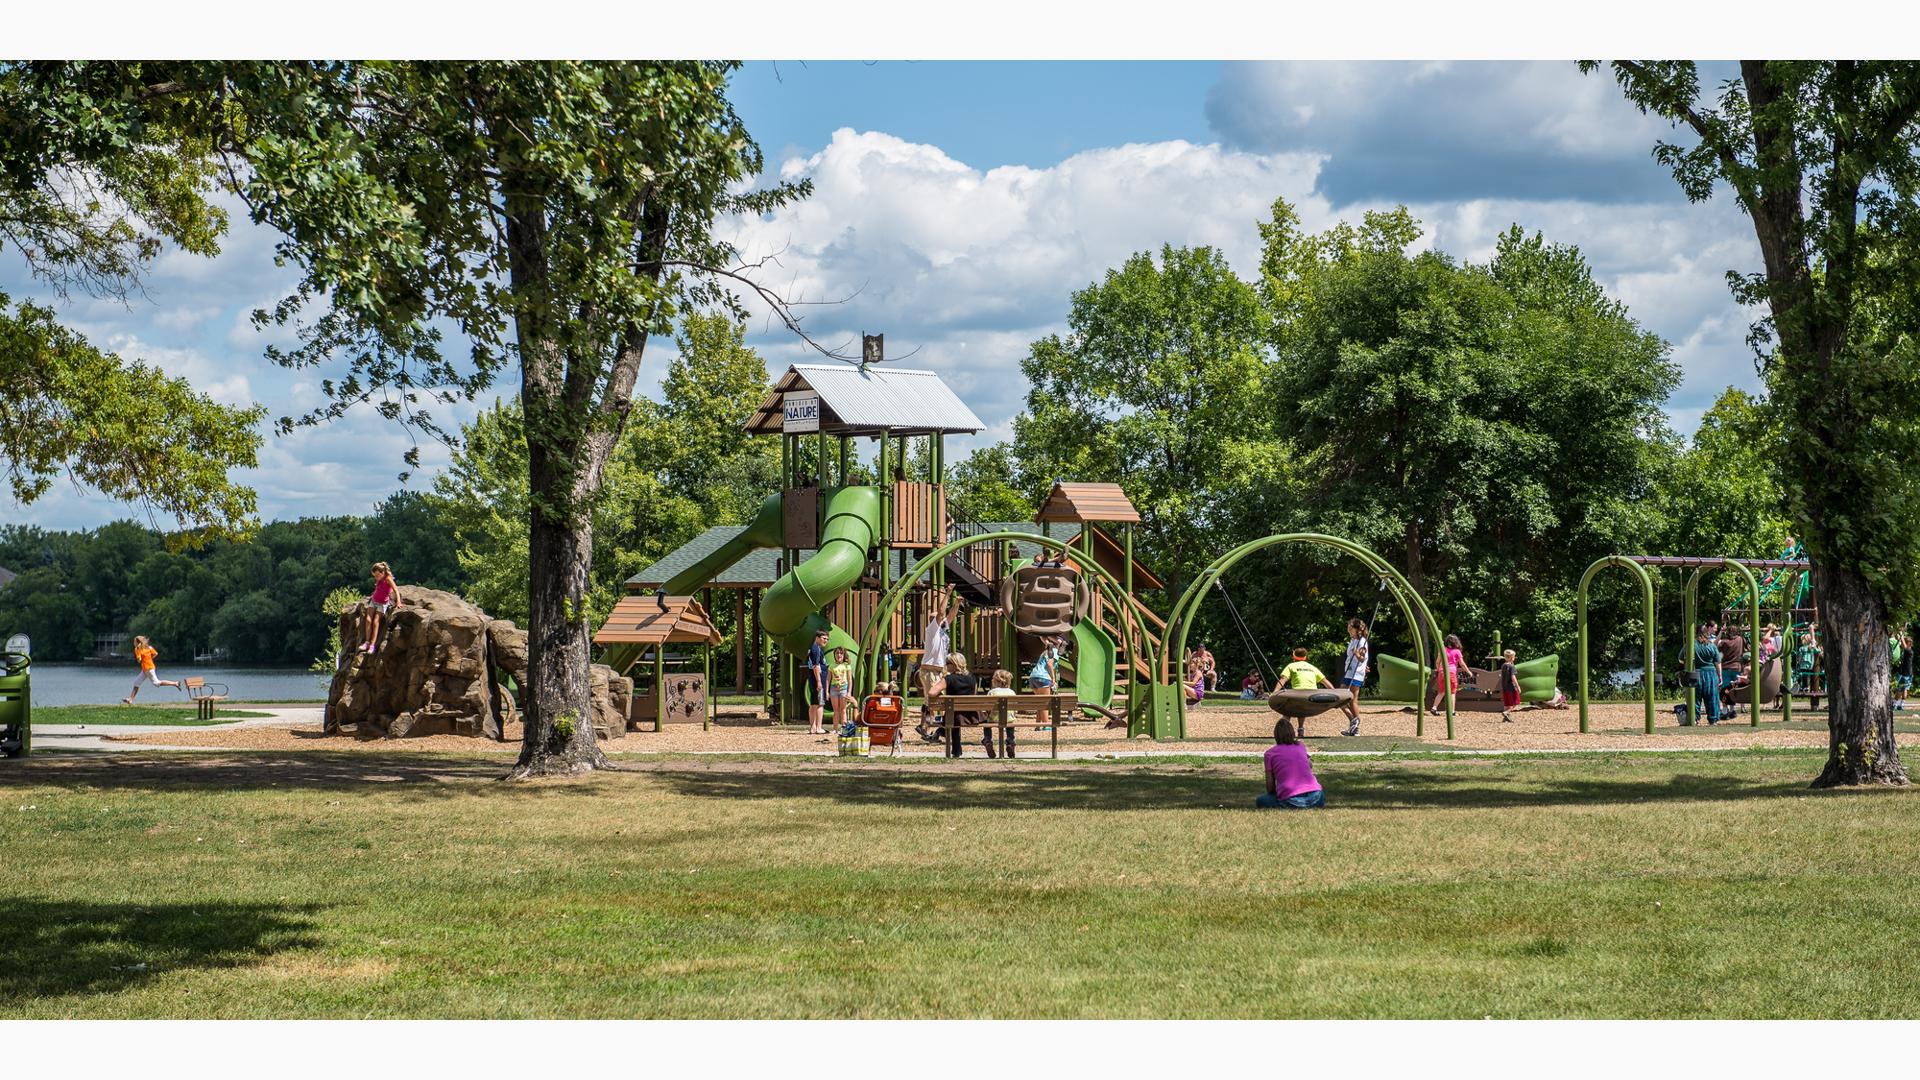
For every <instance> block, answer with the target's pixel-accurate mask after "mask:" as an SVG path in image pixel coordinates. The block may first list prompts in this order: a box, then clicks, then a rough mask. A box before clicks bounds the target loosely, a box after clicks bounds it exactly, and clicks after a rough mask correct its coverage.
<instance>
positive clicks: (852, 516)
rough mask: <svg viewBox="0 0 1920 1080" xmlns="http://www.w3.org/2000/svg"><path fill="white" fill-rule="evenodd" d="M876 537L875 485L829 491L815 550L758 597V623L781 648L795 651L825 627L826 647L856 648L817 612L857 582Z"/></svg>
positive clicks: (801, 649) (877, 498)
mask: <svg viewBox="0 0 1920 1080" xmlns="http://www.w3.org/2000/svg"><path fill="white" fill-rule="evenodd" d="M763 509H764V508H763ZM879 536H880V489H879V488H876V487H845V488H839V489H837V490H835V491H833V492H832V493H831V494H829V495H828V496H827V504H826V518H825V520H824V521H822V522H821V525H820V545H819V549H818V550H817V551H815V552H814V554H813V556H812V557H811V558H809V559H807V561H805V562H803V563H801V564H800V565H799V566H796V567H794V568H793V569H792V570H789V571H788V572H787V573H786V574H785V575H784V576H783V577H781V578H780V580H779V581H776V582H774V583H773V585H772V587H770V588H769V589H767V595H766V597H765V598H764V599H762V600H761V601H760V625H761V626H763V627H765V628H766V631H767V633H769V634H771V635H773V637H774V639H775V640H777V641H779V642H780V644H781V645H782V646H783V647H785V648H787V649H791V650H795V651H797V652H804V651H805V650H806V648H807V646H808V645H810V644H812V641H811V639H812V637H813V635H814V631H815V630H816V629H817V628H818V627H821V626H827V627H828V628H829V631H830V632H832V636H831V637H830V638H829V639H828V648H845V649H847V650H848V651H849V652H853V651H856V649H857V648H858V645H857V643H856V642H855V641H854V640H853V638H852V637H850V636H849V635H847V634H846V633H845V632H844V631H840V630H839V628H838V627H833V626H831V625H830V624H829V623H828V622H827V619H826V616H824V615H821V614H820V611H821V609H822V608H825V607H826V606H827V605H829V604H831V603H833V602H834V601H835V600H836V599H838V598H839V597H840V595H841V594H842V593H845V592H846V591H847V590H848V589H851V588H853V587H854V585H856V584H857V583H859V581H860V576H861V575H862V574H864V573H865V572H866V569H867V552H868V550H870V549H871V548H872V547H873V544H874V541H875V540H876V539H878V538H879Z"/></svg>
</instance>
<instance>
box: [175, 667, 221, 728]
mask: <svg viewBox="0 0 1920 1080" xmlns="http://www.w3.org/2000/svg"><path fill="white" fill-rule="evenodd" d="M180 685H181V686H184V687H186V690H187V697H188V699H189V700H191V701H192V702H193V703H194V705H195V706H196V707H197V708H198V709H199V717H200V719H202V720H211V719H213V707H214V706H215V705H217V704H219V703H220V702H222V701H225V700H227V684H226V683H210V682H208V681H207V680H205V679H203V678H201V677H200V676H198V675H189V676H187V677H186V678H184V679H182V680H180ZM216 686H217V687H219V688H220V689H219V690H218V691H217V692H216V691H215V690H214V687H216Z"/></svg>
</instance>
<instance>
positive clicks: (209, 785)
mask: <svg viewBox="0 0 1920 1080" xmlns="http://www.w3.org/2000/svg"><path fill="white" fill-rule="evenodd" d="M8 764H9V765H10V766H19V767H15V768H6V769H0V792H4V791H6V790H8V789H9V788H14V787H21V786H25V785H30V784H60V785H74V786H84V787H91V788H98V789H102V790H111V791H139V792H188V791H207V790H213V789H221V790H244V791H266V790H276V789H277V790H288V789H309V790H318V791H353V790H365V789H368V788H374V787H378V788H382V789H388V790H393V789H398V790H400V791H401V792H402V793H403V794H404V795H405V796H406V797H409V798H437V797H440V798H443V797H446V796H450V795H455V794H471V793H473V792H474V791H476V790H480V791H484V790H487V789H489V788H504V787H505V785H497V784H490V783H485V782H489V781H494V780H498V779H500V778H501V777H502V776H505V775H506V773H507V769H508V768H509V767H510V765H511V762H510V761H507V760H503V759H501V758H499V757H494V758H492V759H481V758H472V757H457V756H439V755H434V754H428V753H421V752H418V751H405V752H400V753H393V754H368V753H360V752H353V751H340V752H333V753H329V752H325V751H301V752H299V753H294V754H288V753H274V752H253V753H249V752H245V751H239V752H232V753H193V754H183V753H173V752H167V751H156V752H154V753H151V754H141V753H111V754H104V753H81V754H48V755H39V754H36V755H33V756H31V757H29V758H26V759H24V760H22V761H15V762H9V763H8Z"/></svg>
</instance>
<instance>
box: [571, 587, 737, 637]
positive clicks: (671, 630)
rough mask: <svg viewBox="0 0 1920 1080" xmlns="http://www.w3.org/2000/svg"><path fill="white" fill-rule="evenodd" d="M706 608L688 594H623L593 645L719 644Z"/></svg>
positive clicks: (716, 631)
mask: <svg viewBox="0 0 1920 1080" xmlns="http://www.w3.org/2000/svg"><path fill="white" fill-rule="evenodd" d="M720 640H721V639H720V631H718V630H715V629H714V628H713V620H712V619H711V618H709V617H708V616H707V609H705V608H703V607H701V606H700V603H699V601H697V600H695V599H694V598H693V597H691V596H623V597H621V598H620V601H619V603H616V604H614V605H613V614H611V615H609V616H607V621H606V623H605V625H603V626H601V627H600V632H599V633H597V634H595V635H593V643H594V644H595V645H664V644H667V643H669V642H691V643H695V644H701V643H704V644H707V645H718V644H720Z"/></svg>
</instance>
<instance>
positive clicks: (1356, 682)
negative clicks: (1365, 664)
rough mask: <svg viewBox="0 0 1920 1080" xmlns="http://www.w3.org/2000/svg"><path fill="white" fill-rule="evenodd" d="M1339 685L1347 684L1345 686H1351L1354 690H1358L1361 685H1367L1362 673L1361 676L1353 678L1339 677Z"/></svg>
mask: <svg viewBox="0 0 1920 1080" xmlns="http://www.w3.org/2000/svg"><path fill="white" fill-rule="evenodd" d="M1340 685H1341V686H1347V687H1351V688H1353V689H1355V690H1358V689H1360V688H1361V687H1363V686H1365V685H1367V679H1366V676H1364V675H1362V676H1361V677H1360V678H1358V679H1355V678H1345V679H1341V680H1340Z"/></svg>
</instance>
